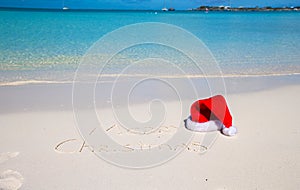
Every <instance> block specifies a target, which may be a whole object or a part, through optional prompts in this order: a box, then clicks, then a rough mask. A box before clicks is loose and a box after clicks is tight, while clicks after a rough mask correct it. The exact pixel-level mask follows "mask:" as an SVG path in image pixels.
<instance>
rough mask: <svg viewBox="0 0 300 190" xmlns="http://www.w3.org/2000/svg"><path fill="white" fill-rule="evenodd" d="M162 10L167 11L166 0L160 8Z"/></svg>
mask: <svg viewBox="0 0 300 190" xmlns="http://www.w3.org/2000/svg"><path fill="white" fill-rule="evenodd" d="M161 10H162V11H168V9H167V7H166V0H164V8H162V9H161Z"/></svg>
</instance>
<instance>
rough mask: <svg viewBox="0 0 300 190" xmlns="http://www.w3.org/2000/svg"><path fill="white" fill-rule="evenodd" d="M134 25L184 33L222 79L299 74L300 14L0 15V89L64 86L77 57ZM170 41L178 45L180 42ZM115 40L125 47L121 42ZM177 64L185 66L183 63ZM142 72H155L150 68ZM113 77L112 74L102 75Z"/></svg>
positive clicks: (19, 12)
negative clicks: (198, 43) (36, 83)
mask: <svg viewBox="0 0 300 190" xmlns="http://www.w3.org/2000/svg"><path fill="white" fill-rule="evenodd" d="M141 22H160V23H167V24H172V25H175V26H178V27H181V28H183V29H185V30H187V31H189V32H191V33H192V34H194V35H195V36H197V37H198V38H199V39H200V40H202V42H203V43H204V44H205V45H206V46H207V47H208V48H209V50H210V51H211V53H212V54H213V56H214V57H215V59H216V61H217V63H218V64H219V66H220V69H221V70H222V72H223V75H224V76H235V77H239V76H249V75H250V76H254V75H255V76H256V75H264V76H265V75H293V74H298V73H300V53H299V52H300V51H299V50H300V12H209V13H204V12H187V11H185V12H183V11H182V12H180V11H175V12H168V13H166V12H154V11H92V12H88V11H37V10H31V11H25V10H7V9H3V10H0V82H1V83H5V82H13V81H28V80H41V81H70V80H72V78H73V76H74V72H75V70H76V68H77V66H78V64H79V63H80V60H81V58H82V56H83V55H84V54H85V53H86V51H87V50H88V49H89V48H90V47H91V46H92V45H93V44H94V43H95V42H96V41H97V40H99V39H100V38H101V37H103V36H104V35H105V34H107V33H109V32H111V31H113V30H115V29H118V28H120V27H123V26H126V25H129V24H135V23H141ZM170 32H171V31H170ZM174 39H175V40H176V39H178V40H180V36H178V37H176V36H175V37H174ZM122 40H124V41H126V36H124V38H123V39H122ZM114 43H116V42H112V45H114ZM134 51H135V50H133V51H128V52H126V51H125V52H123V54H124V53H125V56H126V53H128V54H130V56H132V55H134V54H135V53H138V54H139V55H136V56H141V54H143V52H148V51H153V52H154V53H155V51H158V52H160V53H165V54H166V55H167V56H173V57H175V56H176V52H175V53H174V52H173V53H174V55H173V54H172V51H167V50H166V52H164V51H165V50H164V49H163V48H162V49H159V47H158V49H157V48H156V47H154V46H153V47H151V45H149V46H141V47H140V49H139V50H136V52H134ZM195 53H197V52H195ZM146 55H149V54H145V56H146ZM122 56H124V55H122ZM128 56H129V55H128ZM141 57H142V56H141ZM119 64H122V63H121V62H120V63H119ZM175 64H177V63H175ZM178 64H181V66H182V67H189V65H188V64H185V62H184V61H182V62H180V63H178ZM147 69H153V70H155V69H157V72H159V68H157V67H156V66H155V65H150V66H149V67H148V68H147ZM153 70H152V72H153ZM119 72H120V71H119V70H118V69H114V68H111V71H110V73H111V74H118V73H119Z"/></svg>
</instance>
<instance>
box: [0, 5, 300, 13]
mask: <svg viewBox="0 0 300 190" xmlns="http://www.w3.org/2000/svg"><path fill="white" fill-rule="evenodd" d="M7 10H11V11H41V12H43V11H49V12H149V11H150V12H164V11H162V10H155V9H149V10H147V9H145V10H139V9H76V8H74V9H73V8H68V9H63V8H23V7H0V11H7ZM197 11H199V12H207V11H214V12H230V11H232V12H298V11H299V12H300V6H297V7H282V8H281V7H279V8H278V7H276V8H273V7H254V8H253V7H238V8H236V7H232V8H231V7H229V6H219V7H212V6H201V7H198V8H195V9H189V10H176V11H175V12H197ZM167 12H169V11H167ZM171 12H174V11H171Z"/></svg>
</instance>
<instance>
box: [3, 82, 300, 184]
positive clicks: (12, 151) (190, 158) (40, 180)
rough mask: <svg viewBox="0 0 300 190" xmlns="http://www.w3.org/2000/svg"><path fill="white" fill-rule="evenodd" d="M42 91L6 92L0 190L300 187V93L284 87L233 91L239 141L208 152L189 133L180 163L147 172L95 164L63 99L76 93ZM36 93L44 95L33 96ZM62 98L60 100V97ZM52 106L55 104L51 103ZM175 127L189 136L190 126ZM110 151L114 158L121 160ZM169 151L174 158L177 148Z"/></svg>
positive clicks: (218, 143) (224, 141)
mask: <svg viewBox="0 0 300 190" xmlns="http://www.w3.org/2000/svg"><path fill="white" fill-rule="evenodd" d="M253 84H254V83H253ZM298 84H299V83H298ZM52 86H53V85H52ZM54 86H55V85H54ZM229 86H234V83H232V85H229ZM275 86H276V85H275ZM48 87H49V85H48ZM43 88H45V87H44V86H43V85H32V86H30V85H27V86H26V85H22V86H5V87H1V92H3V93H2V94H1V101H2V102H1V105H2V108H1V115H0V189H17V188H19V187H21V189H25V190H32V189H44V190H47V189H49V190H50V189H72V190H73V189H145V190H146V189H151V190H152V189H231V190H232V189H249V190H250V189H251V190H252V189H298V188H299V187H300V174H299V173H300V165H299V160H300V129H299V123H300V117H299V110H298V109H299V106H300V100H299V94H300V85H296V84H293V85H277V86H276V87H272V88H269V89H265V90H262V89H256V90H252V91H251V90H250V91H243V90H241V91H242V92H239V93H237V92H233V91H234V90H230V88H228V89H229V91H232V93H228V95H226V98H227V101H228V103H229V105H230V110H231V112H232V114H233V117H234V124H235V126H237V128H238V134H237V135H236V136H234V137H227V136H224V135H222V134H221V133H219V132H217V133H211V134H212V135H213V136H214V138H215V139H214V141H213V142H212V143H211V144H209V145H203V146H201V143H203V142H204V141H203V138H205V137H207V134H205V133H192V132H189V131H187V133H191V134H193V135H194V136H193V138H192V139H191V141H190V142H189V143H190V144H188V145H187V147H185V148H184V150H183V151H182V152H181V153H180V154H178V156H177V157H175V158H174V159H172V160H170V161H168V162H166V163H163V164H161V165H159V166H156V167H150V168H147V169H128V168H124V167H118V166H115V165H112V164H110V163H108V162H106V161H104V160H102V159H100V158H99V157H97V156H95V154H94V153H92V151H91V149H89V148H88V147H87V146H86V144H83V143H84V141H83V140H82V138H81V136H80V135H79V133H78V131H77V129H76V127H75V121H74V115H73V112H72V110H71V109H70V104H71V100H70V98H71V96H70V94H68V93H64V91H65V92H69V91H70V90H71V87H68V88H63V87H60V86H56V88H57V89H59V88H61V90H60V91H59V90H58V91H52V92H53V93H52V94H51V93H49V92H48V93H46V92H45V91H44V90H37V89H43ZM34 89H35V90H36V91H35V92H38V93H36V94H35V93H33V92H32V91H33V90H34ZM20 92H22V94H21V93H20ZM55 92H61V94H60V95H59V96H54V94H55ZM43 93H44V94H43ZM26 94H27V96H26ZM30 94H31V97H30V96H28V95H30ZM46 94H47V95H46ZM18 96H19V102H18V101H17V99H18ZM21 96H22V97H21ZM52 96H53V98H49V97H52ZM46 99H48V100H49V102H48V103H45V102H44V101H45V100H46ZM50 99H51V100H50ZM65 100H68V101H67V103H66V102H65ZM192 101H193V100H189V101H187V102H185V103H186V104H189V103H190V102H192ZM175 103H176V102H175ZM169 104H170V105H173V104H174V102H170V103H169ZM39 105H43V106H40V107H39ZM46 105H48V107H47V106H46ZM139 106H141V107H146V106H147V105H143V104H140V105H139ZM139 109H140V108H139ZM100 111H101V110H100ZM102 111H103V110H102ZM104 112H105V110H104ZM168 112H169V114H170V115H171V116H172V117H171V119H170V118H167V120H166V122H167V123H166V125H167V126H170V125H171V124H172V118H173V119H174V121H175V120H176V122H177V119H178V118H177V117H178V116H177V113H176V112H173V111H172V110H170V109H169V110H168ZM102 113H103V112H102ZM188 114H189V110H184V113H183V115H188ZM176 122H175V123H176ZM169 124H170V125H169ZM176 127H178V128H180V127H181V128H182V127H183V121H182V122H181V124H180V125H178V126H175V128H176ZM107 128H109V125H108V126H107ZM111 132H113V131H111ZM114 133H118V132H117V131H114ZM163 133H164V132H162V134H163ZM171 133H172V132H171ZM201 139H202V140H201ZM204 143H205V142H204ZM199 147H200V148H199ZM109 151H110V150H108V154H114V153H113V152H109ZM150 151H151V150H150ZM164 151H174V147H171V148H170V150H168V149H164ZM128 154H131V153H130V152H128Z"/></svg>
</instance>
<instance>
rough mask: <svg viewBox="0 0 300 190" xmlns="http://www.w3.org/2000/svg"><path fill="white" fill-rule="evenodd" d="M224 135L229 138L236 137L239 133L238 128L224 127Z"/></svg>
mask: <svg viewBox="0 0 300 190" xmlns="http://www.w3.org/2000/svg"><path fill="white" fill-rule="evenodd" d="M222 133H223V134H224V135H227V136H234V135H235V134H236V133H237V128H236V127H234V126H231V127H229V128H227V127H225V126H224V127H223V129H222Z"/></svg>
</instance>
